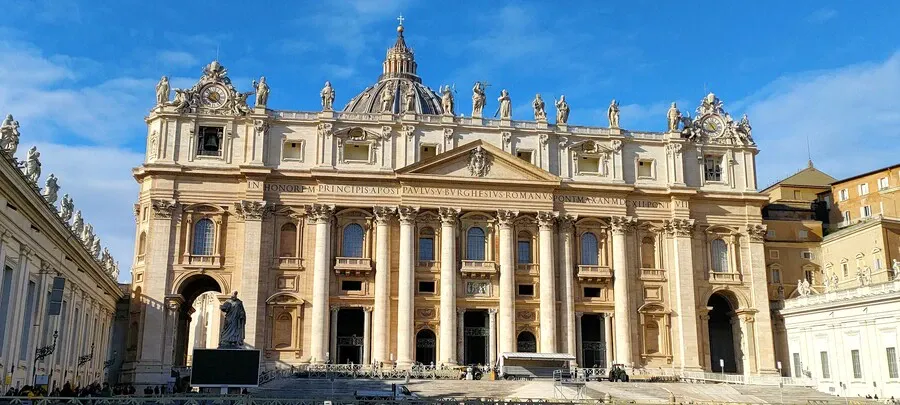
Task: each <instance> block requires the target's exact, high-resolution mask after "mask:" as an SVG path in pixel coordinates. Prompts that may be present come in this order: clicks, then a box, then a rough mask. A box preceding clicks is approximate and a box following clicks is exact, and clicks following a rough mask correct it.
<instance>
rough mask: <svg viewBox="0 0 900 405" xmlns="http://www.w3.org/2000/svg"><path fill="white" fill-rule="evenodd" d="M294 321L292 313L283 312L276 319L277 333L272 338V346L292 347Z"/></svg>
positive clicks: (279, 347)
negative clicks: (292, 320)
mask: <svg viewBox="0 0 900 405" xmlns="http://www.w3.org/2000/svg"><path fill="white" fill-rule="evenodd" d="M292 330H293V323H292V322H291V314H288V313H282V314H281V315H278V318H276V319H275V331H274V332H275V333H274V336H273V338H272V340H273V342H272V346H275V348H276V349H284V348H288V347H291V337H292V336H291V331H292Z"/></svg>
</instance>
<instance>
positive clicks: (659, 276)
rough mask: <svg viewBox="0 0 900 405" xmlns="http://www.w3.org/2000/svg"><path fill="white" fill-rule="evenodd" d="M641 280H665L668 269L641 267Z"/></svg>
mask: <svg viewBox="0 0 900 405" xmlns="http://www.w3.org/2000/svg"><path fill="white" fill-rule="evenodd" d="M641 280H652V281H665V280H666V271H665V270H663V269H647V268H641Z"/></svg>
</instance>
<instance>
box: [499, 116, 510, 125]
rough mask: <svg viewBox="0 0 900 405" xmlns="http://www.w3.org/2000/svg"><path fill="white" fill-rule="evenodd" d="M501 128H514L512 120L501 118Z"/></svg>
mask: <svg viewBox="0 0 900 405" xmlns="http://www.w3.org/2000/svg"><path fill="white" fill-rule="evenodd" d="M500 126H501V127H511V126H512V120H511V119H509V118H501V119H500Z"/></svg>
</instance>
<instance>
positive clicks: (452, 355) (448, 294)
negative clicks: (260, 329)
mask: <svg viewBox="0 0 900 405" xmlns="http://www.w3.org/2000/svg"><path fill="white" fill-rule="evenodd" d="M439 213H440V216H441V326H440V331H441V335H440V337H439V339H440V342H441V347H440V351H439V352H438V362H439V363H441V364H448V365H455V364H456V342H455V339H454V338H455V337H456V218H457V217H458V216H459V209H458V208H446V207H441V208H440V211H439Z"/></svg>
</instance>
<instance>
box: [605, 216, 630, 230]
mask: <svg viewBox="0 0 900 405" xmlns="http://www.w3.org/2000/svg"><path fill="white" fill-rule="evenodd" d="M609 225H610V229H611V230H612V231H613V233H625V232H628V231H631V230H633V229H634V227H635V226H636V225H637V219H635V218H634V217H630V216H624V217H611V218H610V219H609Z"/></svg>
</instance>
